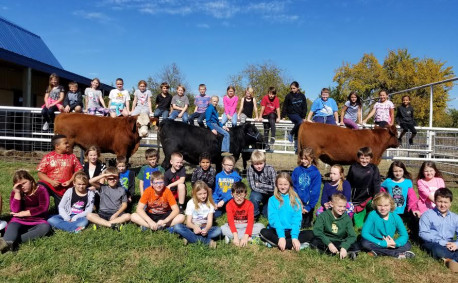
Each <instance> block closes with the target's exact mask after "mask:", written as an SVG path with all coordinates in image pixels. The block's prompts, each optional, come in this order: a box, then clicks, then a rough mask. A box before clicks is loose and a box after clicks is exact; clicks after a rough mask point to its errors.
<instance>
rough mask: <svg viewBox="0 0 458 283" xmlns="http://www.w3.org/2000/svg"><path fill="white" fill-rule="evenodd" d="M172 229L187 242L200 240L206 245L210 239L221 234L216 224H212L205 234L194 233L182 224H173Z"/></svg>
mask: <svg viewBox="0 0 458 283" xmlns="http://www.w3.org/2000/svg"><path fill="white" fill-rule="evenodd" d="M173 231H174V232H175V233H177V234H179V235H180V236H181V237H183V238H185V239H186V240H188V243H196V242H198V241H200V242H202V243H204V244H207V245H208V244H209V243H210V240H213V239H217V238H219V237H220V235H221V228H219V227H218V226H212V227H211V228H210V230H208V234H207V236H202V235H196V234H194V231H192V230H191V229H189V228H188V227H186V225H184V224H177V225H175V226H173Z"/></svg>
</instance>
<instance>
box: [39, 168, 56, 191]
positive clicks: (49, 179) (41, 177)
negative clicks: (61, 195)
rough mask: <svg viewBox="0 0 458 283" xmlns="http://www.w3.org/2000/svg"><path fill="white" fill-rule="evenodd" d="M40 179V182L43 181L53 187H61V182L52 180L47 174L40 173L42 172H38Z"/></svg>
mask: <svg viewBox="0 0 458 283" xmlns="http://www.w3.org/2000/svg"><path fill="white" fill-rule="evenodd" d="M38 179H39V180H43V181H45V182H47V183H50V184H51V186H53V187H57V186H59V185H60V182H59V181H57V180H53V179H51V178H50V177H48V175H46V174H45V173H43V172H40V171H38Z"/></svg>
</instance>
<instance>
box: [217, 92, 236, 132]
mask: <svg viewBox="0 0 458 283" xmlns="http://www.w3.org/2000/svg"><path fill="white" fill-rule="evenodd" d="M238 103H239V97H238V96H237V95H235V87H233V86H228V87H227V94H226V95H225V96H224V97H223V105H224V114H223V117H222V118H221V123H222V124H223V125H226V122H227V120H232V127H235V126H237V104H238Z"/></svg>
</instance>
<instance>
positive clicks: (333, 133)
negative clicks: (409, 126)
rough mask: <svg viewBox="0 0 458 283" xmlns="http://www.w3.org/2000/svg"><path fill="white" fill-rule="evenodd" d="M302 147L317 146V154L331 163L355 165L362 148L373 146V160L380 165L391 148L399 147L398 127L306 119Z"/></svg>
mask: <svg viewBox="0 0 458 283" xmlns="http://www.w3.org/2000/svg"><path fill="white" fill-rule="evenodd" d="M298 143H299V147H298V148H304V147H311V148H313V150H314V152H315V154H316V156H318V157H319V158H320V159H321V161H323V162H325V163H328V164H331V165H332V164H352V163H354V162H356V161H357V156H356V153H357V152H358V150H359V149H360V148H361V147H365V146H368V147H370V148H371V149H372V153H373V154H374V157H373V158H372V163H374V164H379V163H380V161H381V157H382V154H383V153H384V152H385V150H386V149H387V148H390V147H398V146H399V142H398V131H397V129H396V126H394V125H393V126H391V127H389V128H385V129H382V128H377V129H373V130H369V129H365V130H351V129H347V128H341V127H338V126H333V125H326V124H321V123H309V122H304V123H302V125H301V126H300V128H299V138H298Z"/></svg>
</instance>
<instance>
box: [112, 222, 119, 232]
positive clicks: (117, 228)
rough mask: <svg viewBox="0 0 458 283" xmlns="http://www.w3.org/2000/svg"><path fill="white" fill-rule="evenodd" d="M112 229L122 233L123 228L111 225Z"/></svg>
mask: <svg viewBox="0 0 458 283" xmlns="http://www.w3.org/2000/svg"><path fill="white" fill-rule="evenodd" d="M111 229H113V230H115V231H118V232H121V226H120V225H119V224H111Z"/></svg>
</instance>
